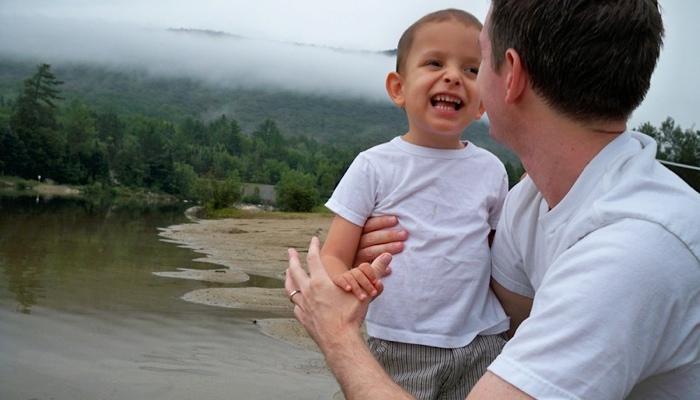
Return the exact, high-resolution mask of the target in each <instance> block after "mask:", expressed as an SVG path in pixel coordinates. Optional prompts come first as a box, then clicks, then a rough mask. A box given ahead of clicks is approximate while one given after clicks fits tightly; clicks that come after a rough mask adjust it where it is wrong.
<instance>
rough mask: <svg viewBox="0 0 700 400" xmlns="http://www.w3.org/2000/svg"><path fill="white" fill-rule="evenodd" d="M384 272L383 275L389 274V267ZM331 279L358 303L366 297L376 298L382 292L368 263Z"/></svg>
mask: <svg viewBox="0 0 700 400" xmlns="http://www.w3.org/2000/svg"><path fill="white" fill-rule="evenodd" d="M384 272H385V275H388V274H389V272H390V269H389V266H387V267H386V270H385V271H384ZM331 279H332V280H333V283H335V284H336V285H337V286H338V287H339V288H341V289H343V290H345V291H346V292H352V293H354V294H355V297H357V299H358V300H360V301H362V300H364V299H366V298H367V297H370V298H374V297H377V296H378V295H379V294H380V293H381V292H382V290H384V286H383V285H382V282H381V281H380V280H379V278H378V277H377V274H376V273H375V271H374V268H372V266H371V265H370V264H368V263H362V264H360V265H358V266H357V267H355V268H352V269H350V270H348V271H346V272H344V273H342V274H340V275H336V276H334V277H333V278H331Z"/></svg>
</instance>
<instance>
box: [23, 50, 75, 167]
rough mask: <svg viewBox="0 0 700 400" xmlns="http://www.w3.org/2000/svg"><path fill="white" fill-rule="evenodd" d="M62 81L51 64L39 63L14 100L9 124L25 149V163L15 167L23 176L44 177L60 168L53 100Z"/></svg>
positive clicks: (59, 141)
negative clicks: (53, 71) (53, 70)
mask: <svg viewBox="0 0 700 400" xmlns="http://www.w3.org/2000/svg"><path fill="white" fill-rule="evenodd" d="M61 84H63V82H61V81H59V80H58V79H56V77H55V76H54V75H53V73H52V72H51V66H50V65H48V64H41V65H39V66H38V67H37V72H36V73H35V74H34V75H32V76H31V77H30V78H28V79H26V80H25V81H24V84H23V87H22V90H21V92H20V94H19V97H18V98H17V101H16V102H15V107H14V110H13V113H12V115H11V116H10V127H11V128H12V130H13V131H14V132H15V134H16V135H17V138H19V140H20V141H22V143H23V147H24V149H25V150H26V154H27V158H26V164H25V165H21V166H17V167H16V170H17V172H18V173H19V175H21V176H23V177H25V178H34V177H36V176H37V175H43V176H47V175H48V174H50V173H52V172H54V171H58V170H60V169H61V168H60V167H61V166H60V160H61V159H62V156H63V150H64V140H63V138H62V137H61V136H60V133H59V132H58V129H57V128H58V124H57V122H56V102H57V101H58V100H61V99H62V98H61V97H60V96H59V94H60V91H59V90H58V86H59V85H61ZM54 178H56V177H55V176H54Z"/></svg>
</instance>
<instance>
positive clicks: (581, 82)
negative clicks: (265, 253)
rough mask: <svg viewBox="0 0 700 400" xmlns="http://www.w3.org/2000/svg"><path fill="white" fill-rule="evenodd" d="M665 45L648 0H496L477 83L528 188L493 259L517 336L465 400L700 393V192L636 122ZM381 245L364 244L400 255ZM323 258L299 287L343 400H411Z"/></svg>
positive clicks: (313, 253) (309, 325)
mask: <svg viewBox="0 0 700 400" xmlns="http://www.w3.org/2000/svg"><path fill="white" fill-rule="evenodd" d="M662 35H663V26H662V22H661V16H660V13H659V9H658V4H657V2H656V1H652V0H614V1H612V0H611V1H606V2H600V1H595V2H594V1H590V0H588V1H587V0H569V1H566V2H563V3H562V2H561V1H534V0H493V2H492V5H491V10H490V11H489V15H488V16H487V18H486V23H485V25H484V29H483V30H482V34H481V37H480V43H481V51H482V65H481V68H480V70H479V78H478V79H479V85H480V89H481V92H482V100H483V102H484V105H485V107H486V110H487V112H488V113H489V119H490V124H491V128H490V129H491V134H492V135H493V136H494V137H495V138H496V139H497V140H499V141H501V142H502V143H504V144H506V145H507V146H509V147H510V148H511V149H513V151H514V152H515V153H516V154H517V155H518V156H519V157H520V159H521V160H522V162H523V165H524V166H525V169H526V170H527V171H528V177H527V178H525V179H524V180H523V181H522V182H521V183H520V184H518V185H517V186H516V187H515V188H513V190H511V193H509V195H508V198H507V199H506V203H505V205H504V209H503V214H502V217H501V221H500V223H499V225H498V228H497V231H496V238H495V241H494V244H493V249H492V252H493V255H492V258H493V272H492V276H493V287H494V291H495V292H496V294H497V295H498V296H499V298H500V300H501V302H502V303H503V306H504V309H505V310H506V311H507V312H508V314H509V315H510V316H511V333H514V335H513V337H512V339H511V340H510V341H509V342H508V344H507V345H506V347H505V348H504V349H503V352H502V353H501V355H500V356H499V357H498V358H497V359H496V360H495V361H494V362H493V363H492V364H491V366H490V367H489V371H488V372H487V373H486V374H485V375H484V376H483V377H482V379H481V380H480V381H479V382H478V383H477V385H476V387H475V388H474V390H473V391H472V392H471V393H470V395H469V396H468V399H530V398H538V399H623V398H630V399H666V398H668V399H698V398H700V261H699V258H700V229H698V226H700V196H698V194H697V193H696V192H694V191H693V190H692V189H690V188H689V187H688V186H687V185H685V184H684V183H683V182H681V181H680V180H679V179H678V178H677V177H675V175H673V174H672V173H671V172H669V171H668V170H667V169H665V168H664V167H662V166H661V165H660V164H659V163H658V162H656V161H655V159H654V157H655V153H656V145H655V143H654V142H653V141H652V140H651V139H650V138H648V137H646V136H644V135H641V134H638V133H635V132H631V131H627V128H626V122H627V120H628V118H629V116H630V115H631V113H632V111H634V109H635V108H636V107H637V106H638V105H639V104H640V103H641V101H642V99H643V98H644V96H645V94H646V92H647V90H648V88H649V82H650V79H651V74H652V72H653V70H654V68H655V65H656V61H657V59H658V55H659V51H660V46H661V38H662ZM372 223H373V224H378V225H379V227H380V228H381V227H384V226H386V225H387V224H385V223H384V221H382V220H380V221H379V222H374V221H373V222H372ZM373 229H374V227H370V228H369V229H368V230H373ZM384 234H386V233H384ZM374 235H375V236H374V237H372V236H367V237H365V239H364V242H362V243H363V244H362V245H361V247H363V248H366V249H375V250H377V249H378V250H382V251H384V250H387V249H389V250H390V251H395V250H396V247H397V245H396V244H395V243H394V244H391V246H393V247H392V248H389V247H388V246H389V245H385V244H383V243H386V242H387V240H391V239H386V238H383V237H382V234H379V235H378V234H377V233H375V234H374ZM377 235H378V236H377ZM405 245H406V246H409V245H411V243H410V239H409V240H408V241H406V244H405ZM365 251H367V250H365ZM317 252H318V241H317V240H316V239H314V240H312V245H311V247H310V250H309V257H308V264H309V270H310V272H311V278H310V279H309V277H308V276H307V275H306V273H305V272H304V271H303V270H302V269H301V267H300V265H299V261H298V258H297V256H296V253H295V252H294V251H293V250H292V251H290V268H289V270H288V277H287V281H286V283H285V286H286V288H287V291H288V293H294V292H293V290H297V289H299V290H301V292H296V293H294V296H292V298H291V300H292V301H293V302H294V303H295V315H296V316H297V318H298V319H299V320H300V321H301V322H302V324H303V325H304V326H305V328H306V329H307V330H308V331H309V333H310V334H311V335H312V337H313V338H314V339H315V340H316V342H317V343H318V344H319V347H320V348H321V350H322V351H323V352H324V354H325V355H326V360H327V362H328V365H329V366H330V368H331V369H332V370H333V372H334V373H335V375H336V377H337V378H338V381H339V382H340V384H341V386H342V388H343V390H344V392H345V393H346V396H347V397H348V398H351V399H367V398H376V399H393V398H397V399H400V398H410V397H409V396H407V395H406V394H405V393H402V392H401V391H400V389H399V388H398V387H397V386H396V385H395V384H393V382H391V381H390V380H389V379H388V378H387V376H386V375H385V374H384V373H383V371H382V370H381V368H380V367H379V366H378V365H377V364H376V363H375V362H374V360H373V359H372V357H371V355H369V352H368V351H367V349H366V346H365V345H364V343H363V341H362V339H361V337H360V335H359V333H358V332H357V330H358V328H359V325H360V323H361V321H362V318H363V316H364V312H365V311H366V304H364V303H358V302H357V300H355V299H354V298H353V297H352V296H347V295H345V294H344V293H341V291H340V290H338V289H336V288H335V287H333V286H334V285H333V283H332V282H330V280H329V279H328V278H327V276H326V275H325V273H324V272H323V269H322V266H321V265H320V261H319V259H318V255H317ZM388 261H389V256H388V255H383V256H381V257H379V258H377V259H376V260H375V261H374V262H373V267H375V268H376V269H377V271H378V273H381V272H382V271H383V268H385V265H387V264H388ZM387 279H390V278H387ZM530 307H531V309H530ZM339 310H343V312H342V313H340V312H339ZM521 322H522V323H521Z"/></svg>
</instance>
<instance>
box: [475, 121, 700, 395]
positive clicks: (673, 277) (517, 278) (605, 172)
mask: <svg viewBox="0 0 700 400" xmlns="http://www.w3.org/2000/svg"><path fill="white" fill-rule="evenodd" d="M655 155H656V144H655V142H654V141H653V140H652V139H651V138H649V137H647V136H645V135H642V134H639V133H636V132H626V133H624V134H622V135H620V136H619V137H618V138H616V139H615V140H614V141H613V142H611V143H610V144H609V145H608V146H606V147H605V148H604V149H603V150H602V151H601V152H600V153H599V154H598V155H597V156H596V157H595V158H594V159H593V160H592V161H591V162H590V163H589V164H588V165H587V166H586V168H585V169H584V171H583V172H582V174H581V176H580V177H579V179H578V180H577V181H576V183H575V184H574V186H573V187H572V189H571V190H570V191H569V193H568V194H567V195H566V196H565V198H564V199H563V200H562V201H561V202H560V203H559V204H558V205H556V207H554V208H553V209H551V210H550V209H549V207H548V205H547V203H546V201H545V200H544V198H543V197H542V195H541V193H540V192H539V191H538V190H537V188H536V187H535V185H534V184H533V182H532V181H531V180H530V179H529V178H528V179H525V180H524V181H523V182H521V183H519V184H518V185H517V186H516V187H515V188H513V190H511V192H510V193H509V195H508V197H507V199H506V203H505V205H504V210H503V216H502V219H501V221H500V223H499V225H498V229H497V230H496V239H495V241H494V245H493V277H494V279H496V281H498V282H499V283H500V284H501V285H503V286H504V287H505V288H507V289H509V290H511V291H513V292H516V293H519V294H521V295H524V296H528V297H534V304H533V307H532V312H531V314H530V317H529V318H528V319H526V320H525V321H524V322H523V323H522V325H521V326H520V328H519V329H518V331H517V332H516V334H515V336H514V338H513V339H512V340H511V341H510V342H508V344H507V345H506V347H505V348H504V349H503V352H502V354H501V355H500V356H499V357H498V358H497V359H496V360H495V361H494V362H493V363H492V364H491V366H490V367H489V370H490V371H491V372H493V373H494V374H496V375H498V376H500V377H501V378H502V379H504V380H506V381H507V382H509V383H511V384H512V385H514V386H516V387H518V388H519V389H520V390H522V391H524V392H526V393H528V394H529V395H531V396H533V397H535V398H538V399H596V400H604V399H624V398H628V399H700V261H699V260H698V257H699V254H700V195H698V193H697V192H695V191H694V190H693V189H691V188H690V187H688V186H687V185H686V184H685V183H684V182H682V181H681V180H680V178H678V177H677V176H675V175H674V174H673V173H672V172H670V171H669V170H668V169H666V168H665V167H663V166H662V165H661V164H660V163H659V162H658V161H656V160H655Z"/></svg>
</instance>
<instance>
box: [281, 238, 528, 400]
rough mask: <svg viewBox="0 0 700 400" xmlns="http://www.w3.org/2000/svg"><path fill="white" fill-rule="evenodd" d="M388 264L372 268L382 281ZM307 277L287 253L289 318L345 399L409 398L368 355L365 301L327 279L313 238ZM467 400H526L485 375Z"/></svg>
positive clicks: (382, 260) (382, 261) (385, 258)
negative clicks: (298, 325)
mask: <svg viewBox="0 0 700 400" xmlns="http://www.w3.org/2000/svg"><path fill="white" fill-rule="evenodd" d="M390 261H391V256H390V255H389V254H383V255H381V256H380V257H377V258H376V259H375V260H374V262H373V263H372V268H374V270H375V272H376V274H377V276H384V275H385V274H384V272H385V270H386V267H387V266H388V265H389V262H390ZM307 263H308V268H309V273H310V275H308V274H307V273H306V272H305V271H304V269H303V268H302V266H301V262H300V261H299V255H298V254H297V252H296V251H294V250H293V249H290V250H289V268H288V269H287V278H286V280H285V284H284V286H285V289H286V291H287V294H289V293H291V292H293V291H295V290H297V289H298V290H301V292H299V293H298V294H296V295H295V296H294V297H293V298H292V301H293V302H294V305H295V307H294V315H295V316H296V318H297V319H298V320H299V322H301V324H302V325H303V326H304V328H305V329H306V331H307V332H308V333H309V335H310V336H311V338H312V339H314V341H315V342H316V343H317V344H318V346H319V348H320V349H321V351H322V352H323V354H324V355H325V357H326V362H327V364H328V367H329V368H330V369H331V371H333V374H334V375H335V377H336V378H337V379H338V382H339V383H340V386H341V388H342V389H343V393H344V394H345V397H346V398H347V399H348V400H354V399H362V400H365V399H378V400H379V399H382V400H384V399H389V400H394V399H395V400H402V399H412V397H411V396H410V395H409V394H408V393H406V392H405V391H403V389H401V387H400V386H398V385H397V384H396V383H394V382H393V381H392V380H391V378H390V377H389V376H388V375H387V374H386V372H384V370H383V369H382V367H381V366H380V365H379V364H378V363H377V361H376V360H375V359H374V357H373V356H372V354H371V353H370V352H369V349H368V348H367V345H366V343H365V342H364V340H363V339H362V336H361V335H360V325H361V324H362V321H363V320H364V317H365V315H366V313H367V306H368V305H369V300H365V301H359V300H358V299H357V298H356V297H355V296H353V295H352V294H349V293H345V292H343V291H342V290H341V289H340V288H339V287H337V286H336V285H335V284H334V283H333V282H332V281H331V279H330V277H329V276H328V273H327V272H326V270H325V268H324V267H323V263H322V262H321V258H320V256H319V243H318V239H317V238H313V239H312V240H311V245H310V246H309V253H308V256H307ZM469 399H470V400H496V399H515V400H524V399H531V397H529V396H527V395H526V394H525V393H523V392H521V391H519V390H518V389H517V388H515V387H513V386H512V385H510V384H508V383H507V382H506V381H504V380H502V379H501V378H499V377H498V376H496V375H494V374H491V373H488V372H487V374H486V375H484V377H483V378H482V379H481V380H479V382H478V383H477V385H476V387H475V388H474V392H473V394H470V396H469Z"/></svg>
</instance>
